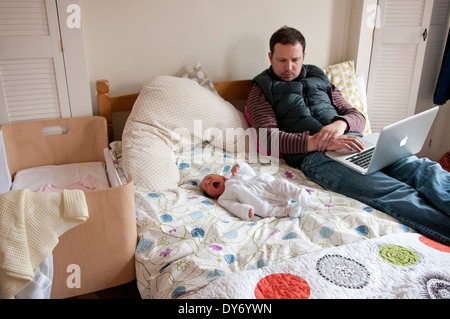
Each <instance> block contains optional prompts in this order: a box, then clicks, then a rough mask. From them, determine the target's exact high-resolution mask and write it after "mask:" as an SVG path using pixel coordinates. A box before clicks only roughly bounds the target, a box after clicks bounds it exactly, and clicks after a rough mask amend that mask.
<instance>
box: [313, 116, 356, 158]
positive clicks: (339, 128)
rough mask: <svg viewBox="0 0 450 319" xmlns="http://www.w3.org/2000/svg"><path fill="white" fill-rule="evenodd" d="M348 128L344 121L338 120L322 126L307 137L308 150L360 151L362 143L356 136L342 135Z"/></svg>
mask: <svg viewBox="0 0 450 319" xmlns="http://www.w3.org/2000/svg"><path fill="white" fill-rule="evenodd" d="M347 130H348V124H347V122H346V121H343V120H338V121H335V122H333V123H331V124H330V125H327V126H325V127H323V128H322V130H321V131H320V132H319V133H317V134H315V135H313V136H310V137H309V140H308V151H309V152H313V151H319V152H325V151H336V150H340V149H344V150H348V151H355V152H361V151H363V150H364V143H363V142H362V141H361V140H360V139H359V138H358V137H356V136H350V135H344V133H345V132H346V131H347Z"/></svg>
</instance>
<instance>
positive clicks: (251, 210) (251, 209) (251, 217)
mask: <svg viewBox="0 0 450 319" xmlns="http://www.w3.org/2000/svg"><path fill="white" fill-rule="evenodd" d="M253 217H254V214H253V207H251V208H250V209H249V210H248V218H250V219H253Z"/></svg>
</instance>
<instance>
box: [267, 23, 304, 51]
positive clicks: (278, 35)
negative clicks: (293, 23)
mask: <svg viewBox="0 0 450 319" xmlns="http://www.w3.org/2000/svg"><path fill="white" fill-rule="evenodd" d="M298 42H299V43H300V44H301V45H302V47H303V52H305V49H306V40H305V37H304V36H303V34H302V33H301V32H300V31H298V30H296V29H294V28H290V27H287V26H284V27H281V28H280V29H278V30H277V31H276V32H275V33H274V34H273V35H272V37H271V38H270V52H272V54H273V53H274V48H275V44H277V43H281V44H283V45H285V44H292V45H296V44H297V43H298Z"/></svg>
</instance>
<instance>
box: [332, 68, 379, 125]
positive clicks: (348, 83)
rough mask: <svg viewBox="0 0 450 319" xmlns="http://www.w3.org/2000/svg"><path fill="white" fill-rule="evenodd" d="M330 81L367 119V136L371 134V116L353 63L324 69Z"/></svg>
mask: <svg viewBox="0 0 450 319" xmlns="http://www.w3.org/2000/svg"><path fill="white" fill-rule="evenodd" d="M323 71H324V72H325V74H326V75H327V76H328V79H329V80H330V82H331V83H333V84H334V85H335V86H336V87H337V88H338V89H339V90H340V91H341V93H342V96H343V97H344V99H345V100H346V101H347V102H348V103H350V104H351V105H352V106H353V107H354V108H356V109H357V110H358V111H360V112H361V113H362V114H364V116H365V117H366V127H365V129H364V133H365V134H371V130H370V124H369V116H368V115H367V108H366V105H365V104H364V103H363V102H362V100H361V98H360V94H359V90H358V84H357V81H356V74H355V67H354V62H353V61H346V62H341V63H338V64H334V65H330V66H328V67H327V68H325V69H323Z"/></svg>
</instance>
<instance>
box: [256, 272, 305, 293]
mask: <svg viewBox="0 0 450 319" xmlns="http://www.w3.org/2000/svg"><path fill="white" fill-rule="evenodd" d="M310 294H311V289H310V287H309V285H308V283H307V282H306V281H305V280H304V279H303V278H301V277H299V276H295V275H292V274H272V275H268V276H266V277H264V278H262V279H261V280H260V281H259V282H258V284H257V285H256V288H255V297H256V299H308V298H309V296H310Z"/></svg>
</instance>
